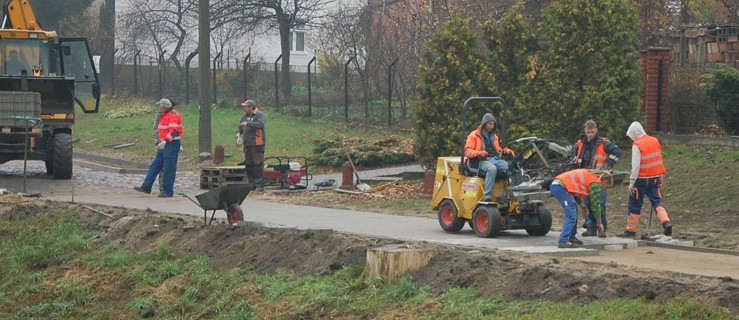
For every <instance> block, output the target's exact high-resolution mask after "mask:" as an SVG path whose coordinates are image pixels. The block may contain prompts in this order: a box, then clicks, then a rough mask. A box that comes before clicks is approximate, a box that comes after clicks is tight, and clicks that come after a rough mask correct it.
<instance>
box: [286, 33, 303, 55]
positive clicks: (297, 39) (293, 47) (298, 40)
mask: <svg viewBox="0 0 739 320" xmlns="http://www.w3.org/2000/svg"><path fill="white" fill-rule="evenodd" d="M289 40H290V51H301V52H302V51H305V32H304V31H293V32H290V39H289Z"/></svg>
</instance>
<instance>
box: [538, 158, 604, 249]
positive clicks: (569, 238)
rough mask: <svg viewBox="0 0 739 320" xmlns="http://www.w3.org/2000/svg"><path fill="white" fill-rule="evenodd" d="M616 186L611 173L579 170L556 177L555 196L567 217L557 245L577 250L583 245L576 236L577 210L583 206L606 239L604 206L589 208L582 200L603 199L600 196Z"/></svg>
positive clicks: (552, 189)
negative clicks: (603, 217) (602, 216)
mask: <svg viewBox="0 0 739 320" xmlns="http://www.w3.org/2000/svg"><path fill="white" fill-rule="evenodd" d="M612 185H613V177H612V176H611V174H610V173H609V172H608V171H601V170H589V169H575V170H571V171H567V172H565V173H562V174H560V175H558V176H556V177H555V178H554V182H552V185H551V187H550V188H549V190H550V192H551V193H552V196H553V197H554V198H555V199H557V201H559V204H560V205H562V209H564V211H565V216H564V219H563V223H562V233H561V234H560V236H559V241H558V243H557V246H558V247H560V248H577V247H579V246H581V245H582V244H583V243H582V241H580V240H579V239H577V237H576V236H575V235H576V233H577V217H578V214H577V207H578V206H579V207H580V208H581V209H582V211H583V215H584V216H585V217H587V216H588V214H592V215H593V216H594V217H595V220H596V223H597V225H598V236H599V237H605V236H606V234H605V228H604V227H603V222H602V221H601V218H600V206H592V208H593V212H590V213H588V208H587V206H585V204H584V203H583V202H582V198H584V197H588V196H589V197H590V199H600V193H601V192H602V191H603V190H604V189H608V188H610V187H611V186H612Z"/></svg>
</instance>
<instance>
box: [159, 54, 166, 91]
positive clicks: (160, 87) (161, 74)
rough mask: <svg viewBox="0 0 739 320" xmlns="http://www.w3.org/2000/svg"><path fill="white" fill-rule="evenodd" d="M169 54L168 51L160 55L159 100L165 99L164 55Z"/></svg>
mask: <svg viewBox="0 0 739 320" xmlns="http://www.w3.org/2000/svg"><path fill="white" fill-rule="evenodd" d="M165 53H167V50H164V51H162V53H160V54H159V62H158V63H159V97H158V98H157V99H161V98H163V97H164V54H165Z"/></svg>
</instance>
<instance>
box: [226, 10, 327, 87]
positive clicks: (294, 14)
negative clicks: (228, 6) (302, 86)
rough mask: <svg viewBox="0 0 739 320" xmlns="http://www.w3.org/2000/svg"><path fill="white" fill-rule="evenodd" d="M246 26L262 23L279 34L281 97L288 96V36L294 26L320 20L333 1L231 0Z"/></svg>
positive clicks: (290, 83)
mask: <svg viewBox="0 0 739 320" xmlns="http://www.w3.org/2000/svg"><path fill="white" fill-rule="evenodd" d="M234 1H236V2H237V3H238V4H239V6H238V8H239V10H240V12H241V13H243V19H244V20H245V21H246V22H247V23H248V24H252V23H263V24H265V26H266V27H267V28H268V29H277V30H278V32H279V34H280V53H282V60H281V61H282V70H281V71H280V73H281V75H282V77H281V78H282V82H281V87H282V94H283V96H284V97H287V98H289V97H291V96H292V81H291V79H290V33H291V31H292V30H294V29H295V28H296V27H303V26H310V25H312V24H313V22H314V21H316V20H320V19H321V18H322V17H323V16H324V15H325V11H324V9H325V8H326V7H327V6H328V5H330V4H333V3H335V2H336V1H335V0H234Z"/></svg>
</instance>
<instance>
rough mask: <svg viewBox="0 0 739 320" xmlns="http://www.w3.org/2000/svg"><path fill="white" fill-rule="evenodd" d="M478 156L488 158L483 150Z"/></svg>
mask: <svg viewBox="0 0 739 320" xmlns="http://www.w3.org/2000/svg"><path fill="white" fill-rule="evenodd" d="M479 155H480V157H483V158H487V157H488V152H487V151H485V150H482V151H480V153H479Z"/></svg>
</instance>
